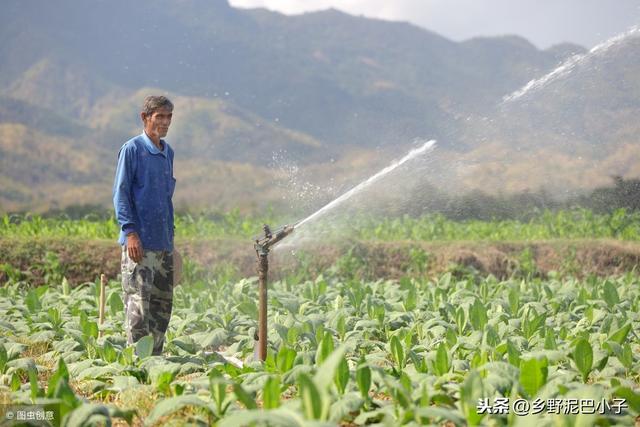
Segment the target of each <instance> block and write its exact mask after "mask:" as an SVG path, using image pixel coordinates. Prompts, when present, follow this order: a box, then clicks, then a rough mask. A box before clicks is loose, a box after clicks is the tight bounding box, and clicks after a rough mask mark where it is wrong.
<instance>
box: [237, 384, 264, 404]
mask: <svg viewBox="0 0 640 427" xmlns="http://www.w3.org/2000/svg"><path fill="white" fill-rule="evenodd" d="M233 393H234V394H235V395H236V398H237V399H238V400H239V401H240V402H241V403H242V404H243V405H244V407H245V408H247V409H256V408H257V407H258V406H257V405H256V400H255V398H254V397H252V396H251V395H250V394H249V393H247V391H246V390H245V389H244V388H243V387H242V386H241V385H240V384H238V383H233Z"/></svg>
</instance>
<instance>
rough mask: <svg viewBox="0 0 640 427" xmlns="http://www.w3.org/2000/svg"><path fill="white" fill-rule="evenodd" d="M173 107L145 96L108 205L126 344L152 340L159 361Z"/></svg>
mask: <svg viewBox="0 0 640 427" xmlns="http://www.w3.org/2000/svg"><path fill="white" fill-rule="evenodd" d="M172 114H173V104H172V103H171V101H169V99H167V98H166V97H164V96H148V97H147V98H146V99H145V100H144V105H143V107H142V112H141V113H140V117H141V118H142V123H143V124H144V131H143V132H142V134H140V135H138V136H136V137H135V138H132V139H130V140H129V141H127V142H126V143H125V144H124V145H123V146H122V148H120V152H119V153H118V166H117V169H116V177H115V182H114V185H113V204H114V207H115V211H116V219H117V220H118V224H119V225H120V238H119V240H118V242H119V243H120V245H121V246H122V262H121V268H122V289H123V291H124V305H125V325H126V326H125V327H126V331H127V342H128V343H129V344H133V343H135V342H137V341H138V340H139V339H140V338H142V337H145V336H147V335H149V334H151V335H152V336H153V342H154V345H153V354H154V355H161V354H162V348H163V346H164V336H165V333H166V331H167V327H168V326H169V320H170V318H171V309H172V304H173V231H174V226H173V204H172V201H171V198H172V197H173V191H174V189H175V185H176V180H175V178H174V177H173V149H172V148H171V147H170V146H169V144H167V143H166V142H165V141H164V140H163V139H162V138H164V137H165V136H166V135H167V132H168V131H169V125H171V118H172Z"/></svg>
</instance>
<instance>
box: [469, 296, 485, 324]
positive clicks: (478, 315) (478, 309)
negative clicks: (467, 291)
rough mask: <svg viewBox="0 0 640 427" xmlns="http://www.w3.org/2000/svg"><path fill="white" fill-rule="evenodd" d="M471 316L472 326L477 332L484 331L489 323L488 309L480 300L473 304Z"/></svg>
mask: <svg viewBox="0 0 640 427" xmlns="http://www.w3.org/2000/svg"><path fill="white" fill-rule="evenodd" d="M469 314H470V317H471V326H473V328H474V329H475V330H476V331H482V330H484V327H485V325H486V324H487V322H488V318H487V308H486V307H485V306H484V304H482V303H481V302H480V300H479V299H478V298H476V299H475V301H474V302H473V305H472V306H471V310H470V313H469Z"/></svg>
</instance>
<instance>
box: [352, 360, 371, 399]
mask: <svg viewBox="0 0 640 427" xmlns="http://www.w3.org/2000/svg"><path fill="white" fill-rule="evenodd" d="M356 383H357V384H358V390H360V394H361V395H362V397H363V398H364V399H369V389H370V388H371V368H369V366H368V365H367V364H366V363H364V362H361V363H360V365H359V366H358V369H356Z"/></svg>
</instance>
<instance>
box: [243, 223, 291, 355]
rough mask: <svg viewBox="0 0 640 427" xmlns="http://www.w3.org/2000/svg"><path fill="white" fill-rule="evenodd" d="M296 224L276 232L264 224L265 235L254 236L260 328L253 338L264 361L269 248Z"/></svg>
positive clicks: (255, 353)
mask: <svg viewBox="0 0 640 427" xmlns="http://www.w3.org/2000/svg"><path fill="white" fill-rule="evenodd" d="M296 225H297V223H296V224H293V225H285V226H284V227H282V228H279V229H278V230H276V232H275V233H272V232H271V229H270V228H269V226H268V225H267V224H264V225H263V227H262V230H263V231H264V236H262V237H257V238H254V240H255V243H254V248H255V250H256V256H257V257H258V281H259V288H258V295H259V296H258V298H259V309H258V330H257V331H256V334H255V335H254V338H253V339H254V340H255V342H256V346H255V350H254V357H256V358H257V359H259V360H262V361H263V362H264V360H265V359H266V358H267V273H268V272H269V250H270V249H271V247H273V245H275V244H276V243H278V242H279V241H280V240H282V239H284V238H285V237H287V236H288V235H289V234H291V233H292V232H293V229H294V227H295V226H296Z"/></svg>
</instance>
